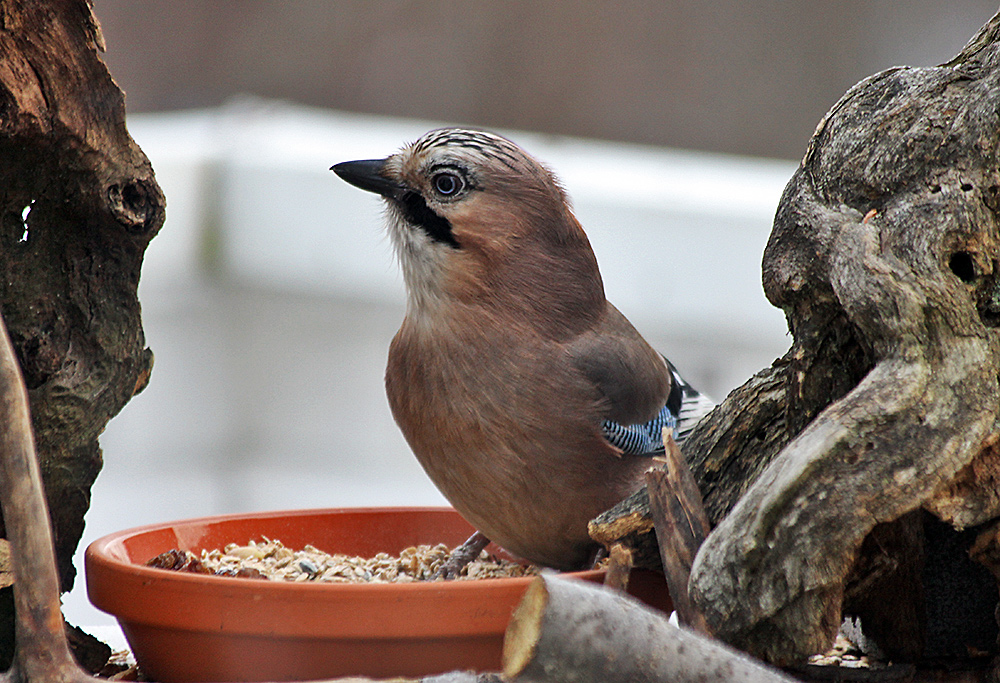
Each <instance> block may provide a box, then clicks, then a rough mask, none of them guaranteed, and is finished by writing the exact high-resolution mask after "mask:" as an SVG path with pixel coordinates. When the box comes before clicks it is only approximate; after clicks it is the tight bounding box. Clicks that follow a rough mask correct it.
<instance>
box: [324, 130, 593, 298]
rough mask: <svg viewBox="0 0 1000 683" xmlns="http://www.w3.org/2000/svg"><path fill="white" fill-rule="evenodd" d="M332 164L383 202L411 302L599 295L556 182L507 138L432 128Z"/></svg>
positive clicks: (588, 254)
mask: <svg viewBox="0 0 1000 683" xmlns="http://www.w3.org/2000/svg"><path fill="white" fill-rule="evenodd" d="M332 170H333V171H334V172H335V173H336V174H337V175H338V176H340V177H341V178H343V179H344V180H346V181H347V182H349V183H351V184H352V185H355V186H357V187H359V188H361V189H363V190H368V191H370V192H375V193H377V194H379V195H381V196H382V197H384V198H385V200H386V204H387V206H388V212H387V214H388V224H389V232H390V236H391V238H392V241H393V244H394V246H395V248H396V252H397V254H398V256H399V260H400V263H401V265H402V268H403V274H404V278H405V280H406V284H407V290H408V291H409V293H410V300H411V303H416V304H420V303H424V304H427V303H429V302H430V301H431V300H434V299H439V298H441V297H445V298H448V297H451V298H456V297H457V298H459V299H469V298H475V299H478V300H481V301H482V300H488V299H503V298H505V297H511V296H513V297H515V298H521V297H524V296H530V295H531V293H532V290H533V291H534V295H535V296H536V298H537V297H541V298H543V299H544V298H549V299H552V298H553V297H554V298H555V299H560V300H561V304H560V301H555V300H553V301H550V303H553V304H556V305H561V306H562V307H565V306H566V305H572V306H575V307H577V308H579V307H588V306H593V305H596V304H597V302H598V300H599V301H600V303H603V301H604V292H603V287H602V285H601V279H600V274H599V273H598V270H597V262H596V260H595V258H594V255H593V252H592V250H591V248H590V244H589V242H588V240H587V237H586V235H585V234H584V232H583V230H582V228H581V227H580V225H579V223H577V221H576V219H575V218H574V217H573V214H572V212H571V210H570V208H569V205H568V202H567V200H566V195H565V193H564V192H563V189H562V187H561V186H560V184H559V182H558V181H557V180H556V179H555V177H554V176H553V174H552V173H551V171H549V170H548V169H547V168H546V167H545V166H544V165H542V164H541V163H539V162H538V161H536V160H535V159H534V158H532V157H531V156H529V155H528V154H527V153H526V152H525V151H524V150H522V149H521V148H520V147H518V146H517V145H515V144H514V143H513V142H511V141H510V140H507V139H506V138H502V137H500V136H498V135H493V134H491V133H485V132H478V131H470V130H461V129H455V128H446V129H441V130H434V131H431V132H429V133H427V134H426V135H424V136H423V137H421V138H420V139H419V140H417V141H416V142H414V143H413V144H411V145H408V146H406V147H404V148H403V149H402V150H400V151H399V152H397V153H396V154H393V155H391V156H389V157H387V158H385V159H373V160H366V161H347V162H344V163H340V164H337V165H335V166H334V167H333V168H332ZM559 289H562V290H563V291H562V293H561V295H559V292H558V291H556V290H559ZM550 290H551V291H550ZM574 299H575V303H574V301H573V300H574ZM509 303H510V304H514V303H516V302H513V301H511V302H509Z"/></svg>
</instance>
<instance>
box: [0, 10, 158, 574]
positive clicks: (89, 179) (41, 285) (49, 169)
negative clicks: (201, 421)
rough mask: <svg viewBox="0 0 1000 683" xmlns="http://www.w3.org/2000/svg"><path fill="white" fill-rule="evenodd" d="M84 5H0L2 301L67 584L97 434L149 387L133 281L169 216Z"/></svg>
mask: <svg viewBox="0 0 1000 683" xmlns="http://www.w3.org/2000/svg"><path fill="white" fill-rule="evenodd" d="M103 47H104V43H103V37H102V35H101V30H100V26H99V25H98V23H97V20H96V18H95V17H94V15H93V14H92V11H91V6H90V3H89V2H88V1H87V0H52V1H51V2H33V1H30V0H0V158H2V159H3V163H2V164H0V304H2V306H3V312H4V316H5V319H6V321H7V325H8V329H9V331H10V336H11V339H12V340H13V343H14V348H15V350H16V352H17V356H18V360H19V361H20V363H21V367H22V370H23V374H24V377H25V382H26V384H27V387H28V394H29V398H30V400H31V406H32V419H33V420H34V423H33V424H34V428H35V438H36V443H37V447H38V452H39V459H40V466H41V471H42V478H43V480H44V481H45V486H46V492H47V493H46V495H47V497H48V501H49V509H50V513H51V514H52V520H53V533H54V537H55V543H56V556H57V558H58V562H59V575H60V579H61V583H62V588H63V590H68V589H69V588H70V586H72V583H73V578H74V575H75V570H74V568H73V565H72V557H73V553H74V551H75V549H76V546H77V543H78V542H79V539H80V536H81V534H82V532H83V527H84V514H85V513H86V511H87V508H88V506H89V502H90V487H91V484H92V483H93V481H94V479H95V478H96V476H97V473H98V471H99V470H100V467H101V451H100V448H99V446H98V443H97V437H98V435H99V434H100V433H101V432H102V431H103V429H104V427H105V426H106V425H107V423H108V420H110V419H111V417H112V416H114V415H115V414H117V413H118V411H119V410H121V408H122V407H123V406H124V405H125V403H126V402H127V401H128V400H129V399H130V398H131V397H132V396H133V394H135V393H137V392H138V391H140V390H141V389H142V388H143V386H144V385H145V383H146V380H147V378H148V375H149V372H150V369H151V367H152V361H153V356H152V353H151V352H150V351H149V349H147V348H146V347H145V344H144V340H143V334H142V324H141V318H140V310H139V301H138V299H137V297H136V288H137V286H138V283H139V271H140V268H141V266H142V258H143V252H144V251H145V249H146V245H147V244H149V241H150V239H152V237H153V236H154V235H155V234H156V232H157V231H158V230H159V228H160V225H161V224H162V222H163V218H164V199H163V195H162V193H161V192H160V188H159V187H158V185H157V184H156V180H155V179H154V176H153V169H152V168H151V166H150V164H149V161H148V160H147V158H146V157H145V155H144V154H143V153H142V151H141V150H140V149H139V147H138V146H137V145H136V144H135V142H134V141H133V140H132V139H131V138H130V137H129V134H128V132H127V130H126V128H125V105H124V96H123V94H122V92H121V90H119V89H118V87H117V86H116V85H115V83H114V81H113V80H112V79H111V76H110V74H109V73H108V70H107V67H106V66H105V64H104V62H103V61H102V60H101V58H100V55H99V51H100V50H102V49H103Z"/></svg>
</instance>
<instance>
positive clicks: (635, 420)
mask: <svg viewBox="0 0 1000 683" xmlns="http://www.w3.org/2000/svg"><path fill="white" fill-rule="evenodd" d="M566 351H567V352H568V354H569V356H570V358H571V360H572V363H573V365H574V366H575V367H576V368H577V370H578V371H579V372H581V373H582V374H583V375H584V377H586V378H587V380H589V382H590V383H591V384H593V386H594V387H595V389H596V390H597V392H598V394H599V395H600V396H601V417H602V418H603V419H606V420H611V421H614V422H618V423H619V424H623V425H633V424H639V423H643V422H647V421H648V420H651V419H653V418H654V417H656V414H657V413H658V412H659V411H660V408H662V407H663V405H664V404H665V403H666V401H667V396H668V394H669V393H670V382H671V376H670V371H669V370H668V369H667V366H666V364H665V363H664V360H663V358H662V357H661V356H660V354H658V353H657V352H656V351H654V350H653V348H652V347H650V345H649V344H647V343H646V340H645V339H643V338H642V336H640V334H639V333H638V332H637V331H636V330H635V328H634V327H632V324H631V323H630V322H629V321H628V320H626V318H625V316H623V315H622V314H621V313H619V312H618V309H616V308H615V307H614V306H611V305H610V304H608V309H607V312H606V314H605V315H604V316H602V319H601V321H600V323H599V324H597V325H595V326H594V327H593V328H592V329H590V330H588V331H586V332H584V333H582V334H580V335H579V336H577V337H576V338H575V339H573V341H571V342H570V343H569V344H568V345H567V346H566Z"/></svg>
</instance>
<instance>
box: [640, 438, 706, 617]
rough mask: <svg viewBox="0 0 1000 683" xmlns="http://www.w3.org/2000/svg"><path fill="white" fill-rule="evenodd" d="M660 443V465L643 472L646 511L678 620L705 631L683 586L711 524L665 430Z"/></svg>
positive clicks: (698, 493)
mask: <svg viewBox="0 0 1000 683" xmlns="http://www.w3.org/2000/svg"><path fill="white" fill-rule="evenodd" d="M663 443H664V446H665V449H664V451H665V452H664V457H663V460H664V463H663V468H662V469H659V468H653V469H650V470H649V471H648V472H647V473H646V488H647V490H648V491H649V507H650V513H651V514H652V516H653V526H654V527H655V529H656V538H657V541H658V542H659V546H660V559H661V561H662V563H663V573H664V576H665V577H666V581H667V587H668V588H669V590H670V595H671V598H672V599H673V602H674V609H675V610H677V617H678V619H679V620H680V622H681V623H682V624H685V625H686V626H689V627H691V628H693V629H694V630H696V631H699V632H701V633H705V634H709V631H708V625H707V624H706V623H705V618H704V616H703V615H702V614H701V611H700V610H699V609H697V608H696V607H695V606H694V605H693V604H692V603H691V600H690V599H689V597H688V591H687V586H688V579H689V578H690V577H691V565H692V564H693V563H694V558H695V555H696V554H697V553H698V548H700V547H701V544H702V542H704V540H705V538H706V537H707V536H708V534H709V532H710V531H711V530H712V528H711V525H710V524H709V522H708V517H706V515H705V508H704V506H703V504H702V500H701V491H699V490H698V484H697V482H696V481H695V480H694V476H693V475H692V474H691V470H690V469H689V468H688V466H687V463H686V462H685V460H684V456H683V455H681V450H680V448H678V447H677V443H676V442H675V441H674V440H673V438H672V437H671V435H670V434H669V433H668V430H664V435H663Z"/></svg>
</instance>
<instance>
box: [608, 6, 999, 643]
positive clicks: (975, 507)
mask: <svg viewBox="0 0 1000 683" xmlns="http://www.w3.org/2000/svg"><path fill="white" fill-rule="evenodd" d="M998 43H1000V18H998V17H994V18H993V19H991V20H990V22H989V23H988V24H987V25H986V26H984V28H983V29H982V31H981V32H980V33H979V34H978V35H977V36H976V37H975V38H974V39H973V40H972V41H971V42H970V44H969V45H968V46H967V47H966V48H965V49H964V50H963V51H962V52H961V53H960V54H959V55H958V56H957V57H956V58H955V59H953V60H951V61H949V62H948V63H947V64H944V65H942V66H939V67H934V68H905V67H898V68H893V69H889V70H887V71H885V72H882V73H880V74H876V75H875V76H872V77H870V78H868V79H865V80H864V81H862V82H861V83H859V84H858V85H856V86H855V87H853V88H852V89H851V90H849V91H848V92H847V93H846V94H845V96H844V97H843V98H842V99H841V100H840V101H839V102H838V103H837V104H836V105H835V106H834V107H833V108H832V109H831V110H830V112H829V113H828V114H827V115H826V117H825V118H824V119H823V121H822V122H821V124H820V125H819V127H818V128H817V131H816V133H815V134H814V136H813V138H812V140H811V141H810V143H809V145H808V149H807V151H806V154H805V156H804V158H803V160H802V163H801V164H800V166H799V168H798V170H797V171H796V172H795V174H794V175H793V177H792V179H791V180H790V182H789V184H788V186H787V187H786V189H785V192H784V194H783V196H782V199H781V203H780V205H779V208H778V211H777V214H776V217H775V222H774V229H773V231H772V234H771V237H770V240H769V242H768V245H767V248H766V250H765V253H764V259H763V282H764V289H765V294H766V295H767V297H768V299H769V300H770V301H771V302H772V303H773V304H774V305H776V306H778V307H780V308H782V310H783V311H784V312H785V315H786V318H787V320H788V324H789V329H790V331H791V333H792V337H793V344H792V347H791V349H790V350H789V351H788V353H786V354H785V356H784V357H782V358H781V359H779V360H778V361H776V363H775V364H774V365H773V366H772V367H771V368H769V369H767V370H765V371H763V372H761V373H759V374H758V375H757V376H755V377H754V378H752V379H751V380H750V381H749V382H748V383H747V384H746V385H744V386H743V387H741V388H740V389H738V390H737V391H735V392H733V393H732V394H731V395H730V396H729V397H728V398H727V399H726V401H725V402H724V403H723V404H722V405H721V406H719V408H718V409H716V411H715V412H713V413H712V414H711V415H710V416H708V417H707V418H706V419H705V420H704V421H703V422H702V423H701V424H700V425H699V426H698V427H697V428H696V429H695V430H694V432H693V433H692V434H691V436H690V437H689V438H688V440H687V442H686V443H685V445H684V453H685V456H686V457H687V459H688V461H689V463H690V466H691V469H692V471H693V472H694V475H695V477H696V479H697V480H698V482H699V486H700V488H701V490H702V493H703V495H704V500H705V508H706V511H707V513H708V515H709V518H710V519H711V520H712V522H713V523H715V524H717V526H716V528H715V529H714V530H713V532H712V533H711V535H710V536H709V537H708V539H707V540H706V542H705V544H704V545H703V546H702V549H701V551H700V552H699V554H698V556H697V558H696V560H695V564H694V567H693V571H692V576H691V581H690V583H689V592H690V594H691V597H692V599H693V600H694V601H695V603H696V604H697V605H698V606H699V607H700V608H701V609H703V610H704V611H705V614H706V616H707V618H708V622H709V627H710V628H711V629H712V630H713V632H714V633H716V634H717V635H719V636H720V637H722V638H723V639H725V640H727V641H728V642H730V643H733V644H735V645H737V646H738V647H741V648H744V649H747V650H749V651H750V652H752V653H754V654H756V655H758V656H761V657H763V658H765V659H769V660H771V661H775V662H793V661H800V660H801V659H803V658H804V657H806V656H807V655H809V654H811V653H814V652H817V651H820V650H822V649H824V648H825V647H826V646H827V645H828V643H829V641H830V639H831V638H832V637H833V635H834V634H835V632H836V630H837V627H838V625H839V623H840V617H841V615H842V613H844V612H845V604H846V605H847V606H848V607H849V608H851V609H858V610H860V611H865V612H866V615H865V617H864V619H863V622H864V628H865V632H866V634H867V635H869V636H870V637H871V638H872V639H873V640H875V641H876V642H878V643H879V644H880V645H885V644H888V645H889V648H890V649H892V650H895V651H896V652H900V653H906V654H905V656H906V657H917V656H918V654H917V653H918V652H919V650H920V649H921V642H920V640H921V638H920V637H919V634H917V633H916V632H915V631H914V624H918V625H919V624H920V620H919V619H917V620H916V621H915V620H914V617H915V616H916V614H917V612H919V610H920V609H921V607H922V606H921V605H919V604H916V603H915V602H913V601H914V600H916V597H915V596H917V595H919V594H920V590H919V589H920V587H921V585H920V584H923V585H927V583H928V581H930V583H935V582H934V581H933V580H932V579H934V576H932V575H929V574H928V572H931V571H932V570H933V569H934V568H933V567H929V566H928V567H924V566H923V564H922V563H923V562H924V559H923V558H924V552H923V550H922V548H923V547H924V546H925V545H926V544H927V543H940V542H943V541H942V537H941V535H940V534H941V532H940V530H939V529H936V528H935V531H934V533H935V534H938V536H936V537H934V538H931V537H930V536H926V533H927V529H928V528H933V527H927V526H926V525H923V526H924V529H923V531H916V532H915V531H914V529H915V528H916V527H912V526H910V525H912V524H913V522H912V520H911V522H905V521H902V520H904V518H906V516H907V515H908V514H909V513H911V512H913V511H914V510H917V509H919V508H921V507H922V508H924V509H926V510H929V511H931V512H932V513H933V514H934V515H936V516H937V517H939V518H940V519H941V520H943V521H945V522H947V523H948V524H950V525H951V526H953V527H954V528H955V529H958V530H961V529H962V528H965V527H968V526H972V525H978V524H983V523H986V522H989V521H990V520H993V519H996V518H998V517H1000V496H998V495H997V493H996V491H997V488H998V487H997V482H998V481H1000V455H998V453H997V451H998V449H997V447H996V445H995V444H996V441H997V434H998V433H1000V429H998V427H997V420H998V408H1000V391H998V384H997V380H996V378H997V377H998V376H1000V335H998V326H1000V229H998V220H997V213H998V210H1000V166H998V158H1000V119H998V118H997V116H996V112H997V109H998V107H1000V44H998ZM644 495H645V493H641V494H639V495H638V496H636V497H635V498H633V499H632V500H630V501H627V502H626V503H624V504H623V510H625V511H626V512H624V514H623V513H621V512H619V513H617V516H616V515H614V514H612V515H610V517H609V516H608V515H605V516H602V524H603V525H604V526H605V527H607V526H610V525H614V524H618V525H619V526H620V528H619V531H621V529H622V528H624V527H622V526H621V522H622V520H628V522H629V525H631V527H632V528H635V529H639V528H641V527H642V525H644V524H646V523H648V516H647V515H646V514H644V511H643V510H642V504H643V502H642V498H643V496H644ZM647 504H648V503H647ZM900 525H902V526H900ZM598 526H599V525H598ZM878 529H881V530H882V531H876V530H878ZM873 533H876V534H888V536H890V537H892V544H891V545H892V547H891V549H888V550H887V549H886V548H884V547H880V545H879V544H878V543H876V542H871V541H870V542H868V543H865V540H866V539H868V538H873V537H872V534H873ZM633 537H634V538H635V539H636V540H637V541H640V542H641V539H642V536H641V534H634V535H633ZM616 540H617V539H616V538H614V535H613V534H610V535H607V536H606V537H605V539H604V542H616ZM954 552H956V553H958V554H959V555H962V554H964V546H961V545H960V544H959V545H955V546H954ZM641 554H642V553H641V552H639V553H637V555H639V556H641ZM966 564H967V563H966ZM960 565H961V563H956V564H955V565H953V566H951V567H949V568H948V569H941V570H940V571H953V570H956V568H957V570H961V571H966V568H965V567H962V566H960ZM892 577H895V578H892ZM899 581H905V582H907V583H908V585H910V587H911V588H913V590H910V591H897V593H899V594H903V593H905V594H907V595H908V596H909V597H908V598H907V597H906V595H897V597H896V598H894V600H895V601H892V600H887V601H884V602H881V608H882V609H881V612H879V613H878V614H876V612H877V611H878V607H879V604H880V603H879V601H878V600H877V598H878V596H879V595H888V594H890V593H892V591H891V590H889V589H890V588H891V587H892V586H893V584H894V582H897V583H896V587H897V588H898V586H899V584H898V582H899ZM947 583H948V582H947V581H941V582H936V583H935V585H936V586H937V588H941V589H943V590H948V588H947ZM952 583H955V582H954V581H953V582H952ZM976 585H979V584H976ZM886 591H888V592H886ZM845 596H847V597H848V598H849V599H848V600H847V602H846V603H845ZM907 599H908V600H910V603H909V604H904V603H906V600H907ZM961 599H962V600H965V601H967V602H969V603H972V604H974V605H978V606H979V607H980V608H981V609H982V610H986V611H989V610H992V608H993V606H994V605H995V604H996V591H995V590H993V589H991V590H990V591H989V594H974V595H966V596H962V597H961ZM900 600H902V601H903V602H899V601H900ZM890 606H891V607H890ZM897 607H899V608H900V609H896V608H897ZM928 618H929V619H930V617H928ZM933 626H934V624H931V623H928V624H927V627H928V633H930V632H932V631H935V629H934V628H932V627H933ZM935 632H936V631H935ZM899 634H907V635H906V636H905V638H904V640H906V641H907V642H900V641H899ZM894 637H896V642H895V643H893V638H894Z"/></svg>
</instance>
